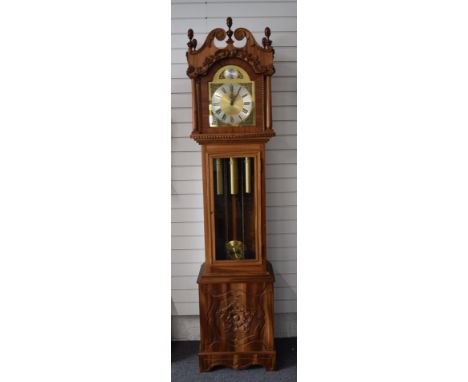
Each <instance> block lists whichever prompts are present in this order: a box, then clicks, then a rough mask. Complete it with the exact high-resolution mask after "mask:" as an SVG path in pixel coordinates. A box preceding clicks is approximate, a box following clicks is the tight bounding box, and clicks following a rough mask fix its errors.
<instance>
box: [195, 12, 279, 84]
mask: <svg viewBox="0 0 468 382" xmlns="http://www.w3.org/2000/svg"><path fill="white" fill-rule="evenodd" d="M227 26H228V30H227V31H225V30H224V29H222V28H216V29H213V30H211V31H210V32H209V33H208V36H207V37H206V40H205V42H204V43H203V45H202V46H201V47H200V49H196V47H197V40H196V39H194V38H193V30H192V29H189V30H188V33H187V36H188V38H189V42H188V43H187V46H188V51H187V60H188V63H189V67H188V69H187V75H188V76H189V77H190V78H197V77H199V76H203V75H205V74H206V73H207V72H208V70H209V69H210V67H211V66H212V65H213V64H215V63H216V62H217V61H219V60H222V59H225V58H239V59H241V60H244V61H246V62H248V63H249V64H250V66H251V67H252V68H253V70H254V71H255V73H259V74H264V75H266V76H272V75H273V74H274V73H275V68H274V66H273V56H274V53H275V51H274V49H273V48H272V46H271V43H272V41H271V40H270V35H271V31H270V28H268V27H266V28H265V37H263V39H262V45H263V47H262V46H260V45H259V44H258V43H257V41H256V40H255V37H254V36H253V35H252V33H251V32H250V31H249V30H247V29H245V28H237V29H236V30H235V31H234V32H233V31H232V30H231V26H232V18H231V17H228V18H227ZM232 36H234V38H235V40H237V41H242V40H244V39H245V45H244V46H242V47H236V46H234V40H233V39H232ZM226 37H228V38H227V40H226V47H224V48H218V47H217V46H216V45H215V43H214V41H215V39H216V40H218V41H224V40H225V39H226Z"/></svg>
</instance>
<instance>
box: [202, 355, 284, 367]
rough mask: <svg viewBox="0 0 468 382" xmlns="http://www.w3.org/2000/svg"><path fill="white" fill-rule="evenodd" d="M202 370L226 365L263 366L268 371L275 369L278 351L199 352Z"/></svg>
mask: <svg viewBox="0 0 468 382" xmlns="http://www.w3.org/2000/svg"><path fill="white" fill-rule="evenodd" d="M198 357H199V360H200V372H207V371H210V370H211V369H213V368H214V367H216V366H225V367H230V368H232V369H237V370H239V369H245V368H247V367H249V366H254V365H259V366H263V367H264V368H265V370H266V371H274V370H275V365H276V352H275V351H264V352H216V353H199V355H198Z"/></svg>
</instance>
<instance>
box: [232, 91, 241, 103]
mask: <svg viewBox="0 0 468 382" xmlns="http://www.w3.org/2000/svg"><path fill="white" fill-rule="evenodd" d="M240 91H241V87H240V86H239V89H238V90H237V94H236V95H235V96H234V97H232V98H231V106H232V105H234V101H235V100H236V99H237V96H238V95H239V92H240Z"/></svg>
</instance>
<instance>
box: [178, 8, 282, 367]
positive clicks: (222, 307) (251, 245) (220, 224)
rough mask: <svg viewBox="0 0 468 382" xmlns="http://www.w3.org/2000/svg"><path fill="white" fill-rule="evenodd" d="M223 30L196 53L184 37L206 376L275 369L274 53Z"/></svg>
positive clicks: (245, 34) (244, 33)
mask: <svg viewBox="0 0 468 382" xmlns="http://www.w3.org/2000/svg"><path fill="white" fill-rule="evenodd" d="M227 26H228V30H224V29H222V28H216V29H213V30H212V31H211V32H209V33H208V36H207V38H206V40H205V42H204V44H203V45H202V46H201V47H200V48H199V49H196V48H197V40H196V39H194V38H193V31H192V29H189V30H188V38H189V42H188V44H187V45H188V52H187V61H188V69H187V75H188V76H189V77H190V78H191V80H192V120H193V127H192V134H191V138H193V139H194V140H195V141H197V142H198V143H199V144H200V145H201V154H202V166H203V169H202V171H203V203H204V221H205V263H204V264H203V265H202V266H201V269H200V273H199V276H198V280H197V282H198V286H199V287H198V289H199V298H200V353H199V362H200V371H208V370H210V369H211V368H213V367H214V366H217V365H224V366H228V367H232V368H236V369H238V368H244V367H248V366H250V365H262V366H264V367H265V369H266V370H274V368H275V363H276V351H275V344H274V337H273V283H274V274H273V268H272V266H271V264H270V263H269V262H268V261H267V259H266V224H265V144H266V143H267V142H268V140H269V139H270V138H271V137H273V136H274V135H275V132H274V131H273V128H272V118H271V115H272V113H271V85H270V84H271V82H270V81H271V76H272V75H273V73H274V72H275V69H274V67H273V55H274V50H273V48H272V46H271V40H270V33H271V32H270V29H269V28H265V37H263V39H262V45H263V46H260V45H258V44H257V42H256V41H255V38H254V36H253V35H252V33H251V32H250V31H248V30H247V29H245V28H237V29H236V30H235V31H232V30H231V26H232V19H231V18H230V17H228V18H227ZM233 36H234V38H235V40H237V42H236V43H235V41H234V40H233V38H232V37H233ZM215 39H216V40H218V41H219V42H218V43H216V44H215ZM217 45H223V47H218V46H217Z"/></svg>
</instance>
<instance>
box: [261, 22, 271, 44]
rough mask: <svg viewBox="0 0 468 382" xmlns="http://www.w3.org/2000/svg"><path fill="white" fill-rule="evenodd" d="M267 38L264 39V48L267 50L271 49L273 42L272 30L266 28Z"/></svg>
mask: <svg viewBox="0 0 468 382" xmlns="http://www.w3.org/2000/svg"><path fill="white" fill-rule="evenodd" d="M265 36H266V37H263V39H262V44H263V47H264V48H267V47H270V46H271V43H272V41H271V40H270V36H271V30H270V28H268V27H266V28H265Z"/></svg>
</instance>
